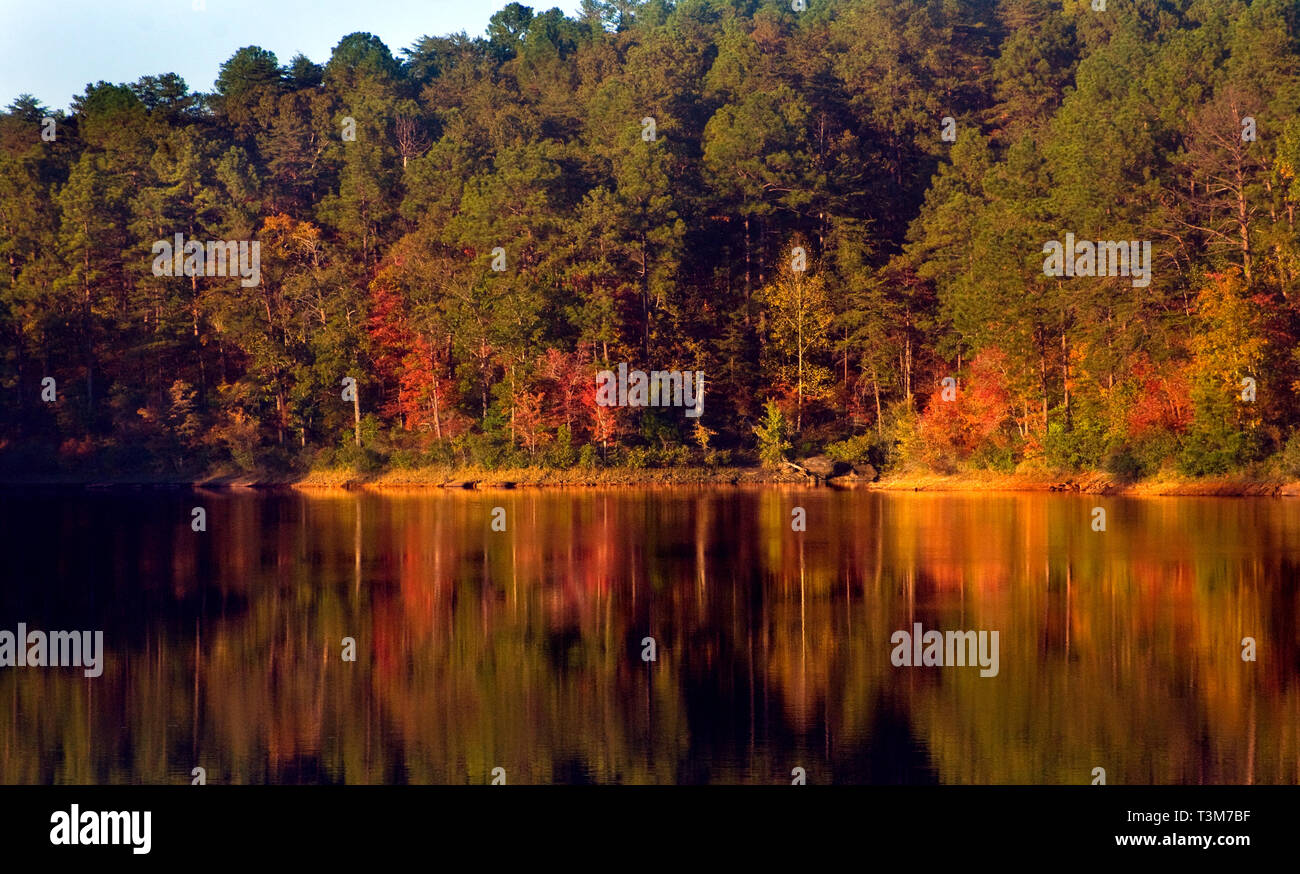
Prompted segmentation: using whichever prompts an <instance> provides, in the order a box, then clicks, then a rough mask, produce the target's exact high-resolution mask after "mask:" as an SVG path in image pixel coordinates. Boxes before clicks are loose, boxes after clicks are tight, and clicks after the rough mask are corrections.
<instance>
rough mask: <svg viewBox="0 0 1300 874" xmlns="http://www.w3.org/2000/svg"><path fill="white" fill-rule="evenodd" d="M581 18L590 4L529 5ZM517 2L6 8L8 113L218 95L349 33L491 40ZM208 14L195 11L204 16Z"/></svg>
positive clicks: (2, 36) (57, 3)
mask: <svg viewBox="0 0 1300 874" xmlns="http://www.w3.org/2000/svg"><path fill="white" fill-rule="evenodd" d="M521 2H523V4H524V5H525V6H531V7H532V8H533V9H534V10H535V11H538V12H541V11H543V10H546V9H551V8H553V7H557V6H558V7H559V8H560V9H562V10H564V11H565V12H566V13H567V14H569V15H573V14H575V13H576V12H577V10H578V7H579V6H580V5H581V0H537V2H529V0H521ZM508 3H509V0H0V108H3V107H5V106H8V105H9V104H10V103H11V102H12V101H13V99H14V98H15V97H17V96H18V95H19V94H23V93H28V94H34V95H36V97H38V98H39V99H40V100H41V101H42V102H43V103H44V104H45V105H46V106H49V107H52V108H56V109H57V108H63V109H66V108H67V107H68V103H69V101H70V100H71V99H72V96H73V95H74V94H80V93H82V92H83V91H84V90H85V87H86V83H88V82H97V81H99V80H100V79H104V80H106V81H109V82H134V81H135V80H136V79H139V78H140V77H141V76H145V75H151V74H153V75H156V74H158V73H176V74H178V75H180V76H181V77H182V78H184V79H185V82H186V83H187V84H188V85H189V86H190V90H191V91H211V90H212V83H213V81H214V80H215V79H216V77H217V70H218V68H219V67H220V66H221V64H222V62H224V61H226V60H227V59H228V58H229V57H230V56H231V55H233V54H234V53H235V50H236V49H239V48H241V47H243V46H247V45H259V46H261V47H262V48H264V49H269V50H270V51H273V52H275V55H276V57H277V58H279V60H280V63H282V64H285V63H288V61H289V59H290V58H292V57H293V56H294V55H295V54H297V53H298V52H302V53H303V54H305V55H306V56H307V57H309V58H311V59H312V60H313V61H315V62H317V63H318V64H319V63H324V62H325V61H327V60H328V59H329V55H330V51H331V50H332V49H333V48H334V46H335V45H337V44H338V41H339V40H340V39H341V38H343V37H344V36H346V35H347V34H349V33H353V32H355V31H367V32H369V33H373V34H375V35H376V36H378V37H379V38H380V39H382V40H383V41H384V43H385V44H386V45H387V46H388V47H389V48H390V49H391V50H392V51H393V53H394V54H397V55H398V56H399V57H400V54H399V52H400V50H401V49H404V48H407V47H408V46H410V45H412V44H413V43H414V42H415V41H416V40H418V39H419V38H420V37H422V36H424V35H426V34H429V35H435V36H442V35H446V34H450V33H457V32H459V31H462V30H463V31H465V32H467V33H468V34H469V35H470V36H482V35H483V33H484V31H485V29H486V28H487V23H488V19H489V18H491V17H492V14H493V13H495V12H496V11H497V10H498V9H501V8H502V7H504V6H506V5H507V4H508ZM196 4H201V5H203V6H204V7H205V8H204V9H203V10H202V11H195V10H194V6H195V5H196Z"/></svg>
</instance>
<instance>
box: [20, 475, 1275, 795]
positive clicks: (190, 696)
mask: <svg viewBox="0 0 1300 874" xmlns="http://www.w3.org/2000/svg"><path fill="white" fill-rule="evenodd" d="M197 505H202V506H204V507H206V508H207V516H208V530H207V531H206V532H203V533H195V532H193V531H191V530H190V524H189V523H190V508H191V507H193V506H197ZM1095 505H1100V506H1103V507H1105V508H1106V510H1107V514H1108V520H1107V521H1108V524H1107V529H1108V530H1107V531H1106V532H1104V533H1096V532H1093V531H1092V529H1091V526H1090V524H1089V523H1090V511H1091V509H1092V507H1093V506H1095ZM497 506H500V507H504V508H505V510H506V518H507V531H506V532H504V533H502V532H494V531H492V530H491V528H490V526H489V522H490V519H491V511H492V508H493V507H497ZM795 506H802V507H804V508H805V510H806V512H807V532H806V533H796V532H793V531H791V525H790V522H791V509H792V508H793V507H795ZM0 531H2V532H3V533H0V543H2V544H3V548H4V554H5V556H6V558H7V562H6V564H5V570H4V571H3V585H2V586H0V628H6V629H11V630H12V629H14V628H15V627H16V624H17V623H18V622H20V621H24V622H26V623H27V624H28V626H29V627H31V628H47V629H82V628H85V629H101V628H102V629H104V631H105V668H104V674H103V676H102V677H99V678H97V679H86V678H84V677H82V676H81V673H80V671H76V670H72V669H67V670H52V669H43V670H42V669H31V668H27V669H19V668H3V669H0V702H3V703H2V704H0V707H2V708H3V711H0V713H2V714H3V718H0V782H3V783H47V782H57V783H121V782H144V783H184V782H189V780H190V772H191V769H192V768H193V767H195V766H196V765H201V766H203V767H205V768H206V769H207V771H208V779H209V781H210V782H222V783H246V782H251V783H260V782H273V783H285V782H311V783H315V782H329V783H401V782H411V783H486V782H488V781H489V780H490V772H491V770H492V769H493V768H494V767H498V766H499V767H503V768H505V769H506V772H507V775H508V780H509V782H511V783H551V782H564V783H580V782H596V783H613V782H625V783H693V782H723V783H738V782H757V783H782V782H784V783H788V782H789V781H790V779H791V777H790V773H791V770H792V769H793V768H795V767H803V768H804V769H806V771H807V774H808V780H809V782H810V783H829V782H844V783H896V782H945V783H1087V782H1090V780H1091V771H1092V769H1093V768H1094V767H1098V766H1100V767H1105V768H1106V771H1107V779H1108V782H1110V783H1296V782H1300V779H1298V777H1300V773H1298V771H1300V730H1298V726H1300V694H1298V684H1297V668H1300V643H1298V640H1297V590H1296V574H1295V566H1296V564H1297V562H1298V560H1300V554H1298V550H1300V503H1295V502H1288V501H1282V500H1265V499H1242V500H1226V499H1189V498H1178V499H1150V500H1137V499H1093V498H1079V497H1075V496H1061V495H989V496H984V495H972V496H954V495H913V494H905V495H884V494H878V493H868V492H862V491H855V492H841V491H832V490H825V489H821V490H807V489H780V488H763V489H757V488H756V489H738V488H713V489H636V490H632V489H623V490H613V489H611V490H571V491H569V490H566V491H545V492H543V491H520V492H514V491H502V492H487V493H485V492H445V491H418V492H410V493H386V494H384V495H376V494H356V493H348V492H330V493H281V494H255V493H228V492H197V493H190V492H181V491H177V492H105V493H96V492H62V493H59V492H44V493H38V492H6V493H3V494H0ZM915 622H920V623H922V625H923V626H924V627H925V628H927V629H930V628H936V629H954V630H955V629H990V630H997V631H999V632H1000V639H1001V654H1000V655H1001V664H1000V672H999V674H998V676H997V677H995V678H981V677H980V675H979V672H978V670H977V669H962V668H954V669H937V668H896V667H893V666H892V665H891V663H890V660H889V653H890V650H891V645H890V642H889V639H890V636H891V634H892V633H893V632H894V631H895V630H898V629H909V630H910V629H911V628H912V625H913V623H915ZM647 636H653V637H654V638H655V641H656V644H657V655H658V660H657V661H656V662H654V663H653V664H647V663H645V662H643V661H642V659H641V653H642V650H643V643H642V641H643V639H644V638H645V637H647ZM1246 636H1251V637H1254V638H1255V640H1256V641H1257V642H1258V651H1259V660H1258V661H1257V662H1254V663H1246V662H1243V661H1242V659H1241V655H1240V654H1241V640H1242V638H1243V637H1246ZM345 637H352V638H354V639H355V640H356V642H357V652H358V659H357V661H356V662H354V663H349V662H344V661H343V660H342V659H341V652H342V647H341V642H342V640H343V638H345Z"/></svg>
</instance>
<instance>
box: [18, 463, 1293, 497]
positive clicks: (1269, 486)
mask: <svg viewBox="0 0 1300 874" xmlns="http://www.w3.org/2000/svg"><path fill="white" fill-rule="evenodd" d="M675 485H676V486H682V485H692V486H727V485H730V486H751V485H787V486H788V485H796V486H815V487H821V488H832V489H855V488H856V489H867V490H870V491H881V492H951V493H976V492H1061V493H1075V494H1087V495H1105V496H1132V497H1158V496H1162V497H1179V496H1182V497H1300V481H1297V482H1292V481H1286V480H1283V479H1280V478H1252V477H1247V476H1220V477H1205V478H1200V479H1192V478H1153V479H1147V480H1138V481H1136V482H1122V481H1119V480H1117V479H1115V478H1114V477H1112V476H1110V475H1108V474H1105V473H1098V472H1085V473H1075V474H1055V475H1052V474H1048V473H1032V474H1030V473H998V472H994V471H986V470H980V471H963V472H959V473H952V474H944V473H936V472H933V471H900V472H895V473H888V474H885V475H884V476H883V477H881V478H880V479H878V480H876V481H869V480H867V479H864V478H860V477H855V476H853V475H849V476H842V477H835V478H834V479H831V480H829V481H825V480H822V481H816V482H815V481H814V480H812V479H811V478H810V477H808V476H806V475H804V474H801V473H798V472H796V471H793V470H788V469H772V468H761V467H720V468H705V467H674V468H598V469H594V470H593V469H582V468H569V469H564V470H561V469H545V468H513V469H501V470H485V469H481V468H415V469H408V470H390V471H385V472H382V473H377V474H359V473H356V472H355V471H349V470H319V471H310V472H308V473H306V474H303V475H300V476H257V475H250V474H239V473H235V474H226V475H222V474H217V475H212V476H208V477H197V478H184V477H171V478H167V477H152V478H150V477H125V476H123V477H94V478H75V477H70V476H46V477H31V478H26V479H20V480H19V479H14V480H0V489H7V490H13V489H24V488H79V489H117V488H129V489H143V488H157V489H250V490H260V489H267V490H273V489H294V490H305V491H315V490H318V489H319V490H327V489H345V490H359V491H387V490H402V489H453V490H473V489H515V488H520V489H522V488H603V487H618V486H622V487H629V488H639V487H650V486H675Z"/></svg>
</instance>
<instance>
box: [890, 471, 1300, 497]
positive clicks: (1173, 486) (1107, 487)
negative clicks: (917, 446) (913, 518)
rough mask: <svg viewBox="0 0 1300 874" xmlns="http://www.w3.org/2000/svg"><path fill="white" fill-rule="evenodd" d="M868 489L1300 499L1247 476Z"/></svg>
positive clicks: (925, 476)
mask: <svg viewBox="0 0 1300 874" xmlns="http://www.w3.org/2000/svg"><path fill="white" fill-rule="evenodd" d="M870 488H873V489H880V490H883V491H906V492H912V491H917V492H974V491H995V492H1078V493H1080V494H1089V495H1150V496H1156V495H1169V496H1174V495H1185V496H1198V495H1199V496H1225V497H1246V496H1260V497H1293V496H1300V482H1294V481H1288V480H1285V479H1280V478H1277V479H1274V478H1258V479H1257V478H1251V477H1246V476H1218V477H1178V476H1170V475H1165V476H1156V477H1152V478H1149V479H1143V480H1138V481H1136V482H1125V481H1122V480H1119V479H1117V478H1115V477H1114V476H1111V475H1110V474H1106V473H1099V472H1085V473H1069V474H1051V473H1034V474H1030V473H998V472H996V471H989V470H978V471H963V472H960V473H953V474H943V473H935V472H932V471H905V472H896V473H891V474H886V475H885V476H884V477H883V478H882V479H881V480H880V481H879V482H875V483H871V485H870Z"/></svg>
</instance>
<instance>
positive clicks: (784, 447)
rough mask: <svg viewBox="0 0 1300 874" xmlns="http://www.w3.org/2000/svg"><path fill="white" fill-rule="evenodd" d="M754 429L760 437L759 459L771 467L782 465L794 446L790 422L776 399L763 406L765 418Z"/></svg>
mask: <svg viewBox="0 0 1300 874" xmlns="http://www.w3.org/2000/svg"><path fill="white" fill-rule="evenodd" d="M753 430H754V434H755V436H757V437H758V457H759V459H760V460H761V461H762V462H763V464H765V465H767V466H769V467H776V466H778V465H780V464H781V462H782V461H784V460H785V453H786V452H787V451H789V450H790V449H792V448H793V447H792V446H791V443H790V440H789V433H790V423H789V421H788V420H787V419H786V417H785V414H784V413H782V412H781V408H780V407H779V406H777V403H776V401H768V402H767V403H766V404H765V405H764V406H763V420H762V422H761V423H759V424H758V425H755V426H754V429H753Z"/></svg>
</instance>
